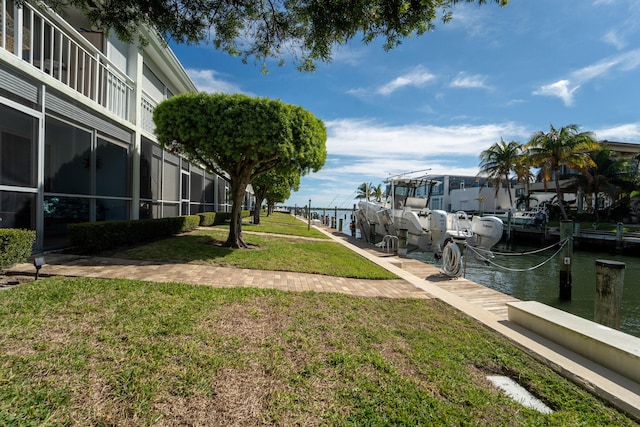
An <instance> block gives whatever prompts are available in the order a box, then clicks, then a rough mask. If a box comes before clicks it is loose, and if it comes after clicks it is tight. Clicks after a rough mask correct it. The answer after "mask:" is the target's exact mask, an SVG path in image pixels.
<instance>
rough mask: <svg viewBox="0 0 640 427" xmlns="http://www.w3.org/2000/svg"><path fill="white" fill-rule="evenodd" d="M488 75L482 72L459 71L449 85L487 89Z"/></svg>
mask: <svg viewBox="0 0 640 427" xmlns="http://www.w3.org/2000/svg"><path fill="white" fill-rule="evenodd" d="M485 80H486V77H485V76H481V75H480V74H475V75H467V74H466V73H459V74H458V75H457V76H456V77H455V78H454V79H453V80H452V81H451V83H449V87H455V88H470V89H487V88H488V86H487V85H486V83H485Z"/></svg>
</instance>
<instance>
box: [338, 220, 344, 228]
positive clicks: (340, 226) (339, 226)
mask: <svg viewBox="0 0 640 427" xmlns="http://www.w3.org/2000/svg"><path fill="white" fill-rule="evenodd" d="M342 221H343V219H342V218H340V221H339V222H338V231H342V225H343V223H342Z"/></svg>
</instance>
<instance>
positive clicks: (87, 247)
mask: <svg viewBox="0 0 640 427" xmlns="http://www.w3.org/2000/svg"><path fill="white" fill-rule="evenodd" d="M199 224H200V216H198V215H186V216H179V217H171V218H158V219H142V220H130V221H101V222H81V223H76V224H69V240H70V241H71V245H72V246H73V247H74V248H75V250H77V251H78V252H81V253H97V252H101V251H105V250H109V249H113V248H116V247H118V246H127V245H133V244H136V243H144V242H148V241H151V240H156V239H160V238H164V237H169V236H172V235H174V234H179V233H184V232H187V231H191V230H195V229H196V227H198V225H199Z"/></svg>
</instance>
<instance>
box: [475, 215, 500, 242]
mask: <svg viewBox="0 0 640 427" xmlns="http://www.w3.org/2000/svg"><path fill="white" fill-rule="evenodd" d="M503 229H504V224H503V223H502V220H501V219H500V218H498V217H495V216H482V217H474V218H473V221H472V223H471V230H472V231H473V234H474V238H475V242H473V243H474V246H478V247H480V248H483V249H491V248H492V247H493V245H495V244H496V243H498V242H499V241H500V239H501V238H502V232H503Z"/></svg>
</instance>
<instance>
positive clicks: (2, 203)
mask: <svg viewBox="0 0 640 427" xmlns="http://www.w3.org/2000/svg"><path fill="white" fill-rule="evenodd" d="M35 210H36V195H35V193H18V192H14V191H2V192H0V228H26V229H30V230H35V228H36V224H35V218H36V213H35Z"/></svg>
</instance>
